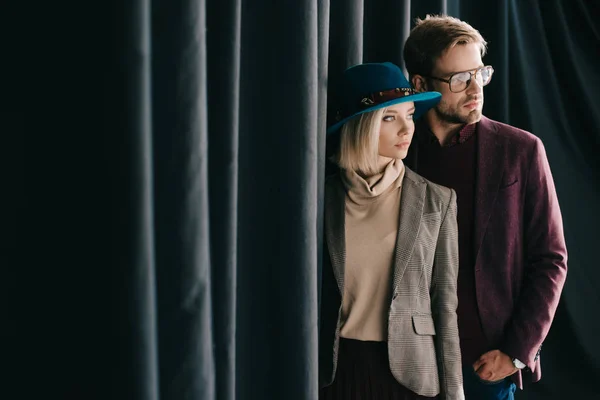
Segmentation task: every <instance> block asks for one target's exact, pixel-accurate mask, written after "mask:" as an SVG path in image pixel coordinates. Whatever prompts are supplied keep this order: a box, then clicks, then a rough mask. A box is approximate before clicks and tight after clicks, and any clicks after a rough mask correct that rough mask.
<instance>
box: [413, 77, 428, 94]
mask: <svg viewBox="0 0 600 400" xmlns="http://www.w3.org/2000/svg"><path fill="white" fill-rule="evenodd" d="M410 80H411V83H412V85H413V88H415V90H416V91H417V92H426V91H427V82H426V81H425V78H424V77H423V76H422V75H413V76H412V78H411V79H410Z"/></svg>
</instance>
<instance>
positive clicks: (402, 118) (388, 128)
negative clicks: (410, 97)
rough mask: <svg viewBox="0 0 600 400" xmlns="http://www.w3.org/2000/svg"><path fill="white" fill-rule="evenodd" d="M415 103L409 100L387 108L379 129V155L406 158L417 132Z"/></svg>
mask: <svg viewBox="0 0 600 400" xmlns="http://www.w3.org/2000/svg"><path fill="white" fill-rule="evenodd" d="M414 112H415V103H414V102H412V101H407V102H405V103H400V104H395V105H393V106H390V107H388V108H387V110H386V111H385V112H384V113H383V117H382V120H381V128H380V130H379V155H380V156H383V157H389V158H399V159H404V158H405V157H406V153H407V152H408V147H409V146H410V142H411V140H412V137H413V133H414V132H415V123H414V121H413V114H414Z"/></svg>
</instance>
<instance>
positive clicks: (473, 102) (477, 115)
mask: <svg viewBox="0 0 600 400" xmlns="http://www.w3.org/2000/svg"><path fill="white" fill-rule="evenodd" d="M482 66H483V62H482V60H481V53H480V49H479V46H478V45H477V44H475V43H469V44H463V45H460V44H459V45H456V46H454V47H453V48H451V49H450V50H448V51H446V52H445V53H444V54H442V56H441V57H440V58H438V60H437V62H436V63H435V66H434V68H433V71H432V73H431V76H435V77H437V78H443V79H450V77H451V76H452V74H454V73H456V72H463V71H471V72H473V71H474V70H475V69H477V68H479V67H482ZM429 84H430V86H431V89H432V90H436V91H438V92H440V93H441V94H442V100H441V101H440V102H439V103H438V105H437V106H436V107H434V109H433V110H434V112H435V115H436V117H437V118H438V119H439V120H440V121H441V122H445V123H449V124H473V123H475V122H478V121H479V120H480V119H481V112H482V109H483V88H482V86H481V84H480V83H479V82H477V79H475V78H474V77H472V79H471V82H470V84H469V86H468V87H467V89H465V90H464V91H462V92H459V93H454V92H451V91H450V86H449V85H448V83H445V82H440V81H437V80H433V79H430V81H429Z"/></svg>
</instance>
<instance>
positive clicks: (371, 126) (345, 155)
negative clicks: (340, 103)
mask: <svg viewBox="0 0 600 400" xmlns="http://www.w3.org/2000/svg"><path fill="white" fill-rule="evenodd" d="M385 110H386V108H380V109H378V110H375V111H370V112H366V113H364V114H361V115H360V116H357V117H356V118H353V119H351V120H349V121H348V122H346V123H345V124H344V125H343V126H342V128H341V131H340V145H339V150H338V152H337V154H336V155H335V156H334V161H335V162H336V164H337V165H338V166H339V167H340V168H344V169H347V170H353V171H356V172H357V173H362V174H364V175H365V176H370V175H374V174H376V173H377V172H378V168H377V160H378V156H379V129H380V128H381V119H382V118H383V114H384V113H385Z"/></svg>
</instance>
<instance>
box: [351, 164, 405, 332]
mask: <svg viewBox="0 0 600 400" xmlns="http://www.w3.org/2000/svg"><path fill="white" fill-rule="evenodd" d="M403 178H404V163H403V162H402V160H392V161H390V162H389V163H388V164H387V165H386V166H385V169H384V171H383V172H382V173H379V174H377V175H374V176H370V177H367V178H366V179H363V178H362V177H360V176H359V175H358V174H357V173H356V172H354V171H344V173H343V174H342V182H343V183H344V186H345V188H346V193H347V195H346V224H345V225H346V263H345V270H344V294H343V298H342V321H341V322H342V326H341V330H340V335H341V336H342V337H345V338H349V339H358V340H373V341H387V322H388V321H387V320H388V310H389V307H390V301H391V292H392V279H393V277H392V274H393V272H392V271H393V266H392V264H393V258H394V251H395V245H396V237H397V234H398V219H399V214H400V195H401V186H402V179H403Z"/></svg>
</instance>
